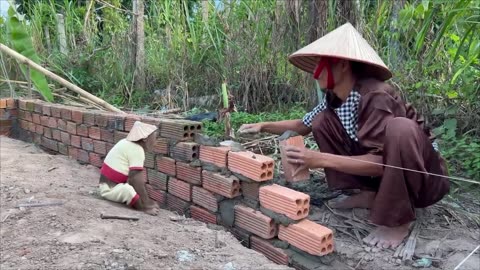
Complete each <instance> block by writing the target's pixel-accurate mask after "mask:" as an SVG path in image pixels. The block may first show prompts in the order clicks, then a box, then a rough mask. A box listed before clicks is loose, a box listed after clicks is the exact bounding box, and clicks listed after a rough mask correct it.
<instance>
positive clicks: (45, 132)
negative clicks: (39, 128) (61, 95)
mask: <svg viewBox="0 0 480 270" xmlns="http://www.w3.org/2000/svg"><path fill="white" fill-rule="evenodd" d="M43 136H45V137H47V138H49V139H51V138H52V130H51V129H50V128H48V127H43Z"/></svg>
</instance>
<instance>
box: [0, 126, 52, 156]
mask: <svg viewBox="0 0 480 270" xmlns="http://www.w3.org/2000/svg"><path fill="white" fill-rule="evenodd" d="M2 132H5V133H6V134H5V135H6V136H8V134H9V132H8V131H2ZM32 136H33V143H34V144H37V145H38V144H39V145H42V143H43V139H45V137H42V135H40V134H37V133H34V134H32ZM44 147H46V146H44ZM57 147H58V146H57ZM47 148H48V147H47ZM50 150H53V149H50ZM54 151H55V152H57V150H54Z"/></svg>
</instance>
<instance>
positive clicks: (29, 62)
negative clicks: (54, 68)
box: [0, 43, 125, 113]
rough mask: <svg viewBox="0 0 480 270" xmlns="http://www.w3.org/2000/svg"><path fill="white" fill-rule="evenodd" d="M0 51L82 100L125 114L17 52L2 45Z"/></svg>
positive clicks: (0, 44)
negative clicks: (80, 97)
mask: <svg viewBox="0 0 480 270" xmlns="http://www.w3.org/2000/svg"><path fill="white" fill-rule="evenodd" d="M0 51H2V52H5V53H6V54H8V55H10V56H11V57H13V58H15V59H17V60H18V61H20V63H22V64H26V65H28V66H30V67H31V68H33V69H35V70H37V71H39V72H41V73H42V74H44V75H45V76H47V77H49V78H50V79H53V80H55V81H57V82H58V83H60V84H62V85H63V86H65V87H67V88H68V89H70V90H72V91H74V92H75V93H77V94H79V95H80V96H83V97H84V98H86V99H88V100H91V101H92V102H94V103H95V104H98V105H100V106H101V107H103V108H106V109H108V110H109V111H112V112H118V113H125V112H123V111H121V110H120V109H118V108H116V107H115V106H113V105H111V104H109V103H107V102H106V101H105V100H103V99H101V98H98V97H96V96H94V95H92V94H90V93H89V92H87V91H85V90H83V89H82V88H80V87H78V86H76V85H75V84H73V83H71V82H69V81H67V80H65V79H64V78H62V77H60V76H58V75H57V74H55V73H53V72H51V71H50V70H47V69H45V68H44V67H42V66H40V65H39V64H37V63H35V62H33V61H32V60H30V59H28V58H27V57H25V56H23V55H21V54H19V53H18V52H16V51H14V50H12V49H10V48H9V47H7V46H5V45H4V44H2V43H0Z"/></svg>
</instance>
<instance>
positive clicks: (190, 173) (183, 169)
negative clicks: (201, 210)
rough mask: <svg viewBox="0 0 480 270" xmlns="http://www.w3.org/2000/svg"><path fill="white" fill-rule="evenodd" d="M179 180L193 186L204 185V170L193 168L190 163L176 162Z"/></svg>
mask: <svg viewBox="0 0 480 270" xmlns="http://www.w3.org/2000/svg"><path fill="white" fill-rule="evenodd" d="M176 169H177V178H178V179H180V180H183V181H185V182H188V183H190V184H193V185H201V184H202V168H200V167H192V166H190V165H189V164H188V163H184V162H180V161H177V162H176Z"/></svg>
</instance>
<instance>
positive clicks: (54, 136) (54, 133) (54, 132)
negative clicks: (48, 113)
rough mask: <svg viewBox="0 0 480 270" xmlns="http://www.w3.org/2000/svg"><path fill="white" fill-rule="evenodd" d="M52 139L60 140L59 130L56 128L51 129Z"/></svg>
mask: <svg viewBox="0 0 480 270" xmlns="http://www.w3.org/2000/svg"><path fill="white" fill-rule="evenodd" d="M52 139H54V140H57V141H60V140H61V137H60V130H58V129H52Z"/></svg>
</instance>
